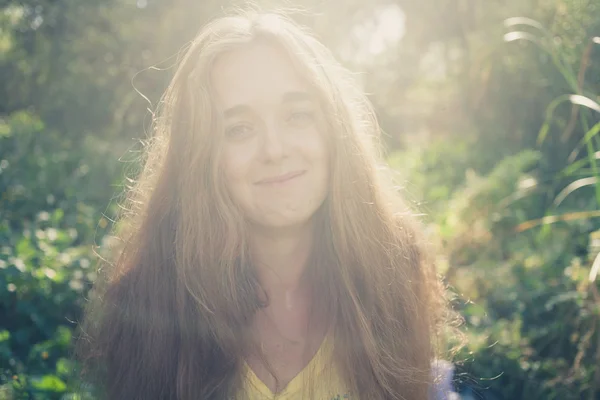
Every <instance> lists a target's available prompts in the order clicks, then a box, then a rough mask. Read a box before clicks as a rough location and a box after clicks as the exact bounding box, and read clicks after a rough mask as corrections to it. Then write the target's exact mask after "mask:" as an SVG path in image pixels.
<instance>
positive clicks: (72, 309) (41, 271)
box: [0, 112, 111, 399]
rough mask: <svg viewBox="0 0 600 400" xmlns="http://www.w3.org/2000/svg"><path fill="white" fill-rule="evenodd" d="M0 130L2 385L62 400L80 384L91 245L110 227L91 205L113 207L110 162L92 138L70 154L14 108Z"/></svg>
mask: <svg viewBox="0 0 600 400" xmlns="http://www.w3.org/2000/svg"><path fill="white" fill-rule="evenodd" d="M0 132H2V135H1V136H0V160H1V161H0V168H1V169H0V193H2V195H1V197H0V209H1V210H2V212H1V213H0V243H1V245H0V320H1V321H3V323H2V330H1V332H0V365H1V366H2V368H0V388H3V389H2V390H4V391H7V392H8V391H9V389H10V392H12V393H13V394H12V395H11V396H13V398H31V397H34V398H39V399H53V398H61V396H62V394H64V393H65V392H67V391H68V390H73V387H69V385H70V383H69V382H70V381H69V379H70V378H71V377H72V375H73V372H74V366H73V365H72V361H71V360H70V349H71V344H72V343H71V342H72V332H73V329H74V327H75V323H76V321H77V320H78V319H79V317H80V310H81V307H82V302H83V300H84V294H85V292H86V291H87V288H88V286H89V282H90V281H92V280H93V279H94V277H95V275H94V274H95V272H94V268H92V264H93V263H94V260H95V255H94V254H93V249H92V246H91V244H92V243H93V242H94V240H95V236H96V235H97V234H102V232H103V227H102V225H103V224H104V228H106V227H107V225H108V224H107V223H106V220H105V219H100V213H99V211H98V210H96V209H94V207H91V206H90V204H93V202H98V203H99V204H108V200H109V198H108V197H107V193H106V187H108V186H109V185H108V183H106V182H110V179H111V177H110V175H109V172H110V164H106V162H105V161H103V160H99V159H98V156H99V155H100V154H101V153H98V151H97V150H95V151H93V152H90V155H89V156H88V157H86V152H87V151H88V150H87V148H86V147H85V145H84V146H80V147H79V148H78V149H77V151H73V150H75V149H74V147H75V146H73V144H72V142H70V141H68V140H62V138H61V137H60V135H59V134H58V133H55V132H52V131H51V130H48V129H46V128H45V127H44V124H43V123H42V121H40V120H39V119H38V118H36V117H35V116H34V115H32V114H31V113H27V112H18V113H14V114H12V115H9V116H8V117H7V118H6V119H4V120H2V121H0ZM102 164H104V165H106V167H104V168H102V169H100V168H98V166H99V165H102ZM89 165H93V166H94V170H92V171H91V170H90V167H89ZM107 167H108V168H107ZM102 174H104V176H102ZM88 179H92V180H93V181H94V182H95V183H96V184H102V183H101V182H105V183H104V184H103V185H104V188H102V187H98V188H95V189H94V190H92V189H93V188H94V186H93V185H90V184H89V182H88V181H87V180H88ZM82 188H88V189H87V190H82ZM99 220H100V224H98V223H97V221H99ZM102 221H104V222H102ZM71 385H72V384H71ZM0 393H2V392H0Z"/></svg>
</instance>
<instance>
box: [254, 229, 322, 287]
mask: <svg viewBox="0 0 600 400" xmlns="http://www.w3.org/2000/svg"><path fill="white" fill-rule="evenodd" d="M250 236H251V239H250V249H251V254H252V258H253V261H254V265H255V268H256V270H257V274H258V278H259V280H260V283H261V286H262V287H263V289H264V290H265V291H266V292H267V294H268V295H269V296H275V297H277V296H280V295H285V294H289V293H290V292H295V291H297V290H299V289H302V288H303V287H305V284H306V282H305V280H304V279H303V278H304V272H305V270H306V266H307V263H308V258H309V256H310V253H311V251H312V246H313V224H312V223H307V224H305V225H302V226H299V227H294V228H286V229H281V230H280V229H278V230H267V229H264V228H262V229H259V228H256V229H253V230H252V233H251V235H250Z"/></svg>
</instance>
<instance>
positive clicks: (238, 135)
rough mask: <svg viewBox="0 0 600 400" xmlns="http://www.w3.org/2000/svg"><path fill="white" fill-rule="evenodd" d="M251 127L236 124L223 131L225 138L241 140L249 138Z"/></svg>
mask: <svg viewBox="0 0 600 400" xmlns="http://www.w3.org/2000/svg"><path fill="white" fill-rule="evenodd" d="M252 130H253V128H252V125H250V124H237V125H234V126H232V127H230V128H227V129H226V130H225V136H226V137H228V138H229V139H242V138H245V137H247V136H249V135H250V134H251V133H252Z"/></svg>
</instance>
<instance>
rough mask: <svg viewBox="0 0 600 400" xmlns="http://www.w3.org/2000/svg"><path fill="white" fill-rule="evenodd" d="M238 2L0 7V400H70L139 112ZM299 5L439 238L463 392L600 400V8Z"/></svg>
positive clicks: (408, 2)
mask: <svg viewBox="0 0 600 400" xmlns="http://www.w3.org/2000/svg"><path fill="white" fill-rule="evenodd" d="M257 3H258V4H260V5H262V6H265V7H267V8H269V7H272V6H290V5H291V4H290V3H281V2H279V3H277V2H272V1H271V2H269V1H259V2H257ZM232 4H236V3H233V2H227V1H226V0H203V1H197V0H169V1H167V0H137V2H136V0H102V1H100V0H96V1H92V0H87V1H85V0H1V1H0V79H1V84H0V400H6V399H30V398H33V399H77V398H79V397H78V396H76V395H74V394H73V390H74V388H75V386H74V385H75V384H74V380H73V379H72V375H73V373H74V372H73V371H76V370H77V366H76V365H74V364H73V362H72V361H71V359H70V351H71V347H70V346H71V344H72V340H73V335H74V332H75V328H76V324H77V321H78V320H79V319H80V316H81V307H82V305H83V304H84V302H85V295H86V293H87V291H88V290H89V287H90V283H91V282H93V280H94V278H95V265H96V262H97V254H96V253H97V252H99V251H100V252H101V249H102V244H103V243H104V241H105V240H106V237H107V236H106V234H107V233H108V232H109V230H110V228H111V225H112V217H111V216H114V215H115V213H116V208H117V204H116V203H117V200H118V199H119V196H120V194H121V193H122V190H123V187H124V186H123V185H124V182H125V180H124V177H125V176H126V175H128V176H134V175H135V171H136V170H137V169H136V168H137V167H138V165H137V161H138V158H139V150H140V147H141V146H140V144H139V142H140V139H144V138H146V137H147V135H148V134H149V125H150V122H151V115H150V112H149V110H154V109H155V108H156V105H157V103H158V101H159V98H160V95H161V93H162V91H163V90H164V89H165V87H166V84H167V82H168V80H169V78H170V76H171V75H172V73H173V65H174V64H175V62H176V59H177V53H178V51H179V50H180V49H181V48H183V47H184V46H185V44H186V43H187V42H188V41H189V40H191V39H192V38H193V36H194V35H195V33H196V32H197V31H198V29H199V28H200V27H201V26H202V25H203V24H204V23H205V22H207V21H208V20H209V19H212V18H214V17H215V16H220V15H222V13H223V9H224V8H226V7H228V6H230V5H232ZM238 4H239V3H238ZM297 5H299V6H301V7H302V8H304V9H305V10H306V12H303V13H296V14H293V15H292V16H293V18H295V19H296V20H298V21H299V22H300V23H302V24H305V25H308V26H310V27H311V28H312V29H313V30H314V31H315V32H316V33H317V35H318V37H319V38H320V39H321V40H322V41H323V42H324V43H326V44H327V45H328V46H329V47H330V48H331V49H332V50H333V52H334V53H335V54H336V55H337V57H338V59H339V60H341V61H342V62H343V63H344V64H345V65H346V66H347V67H348V68H350V69H351V70H353V71H355V72H356V73H357V78H358V79H359V81H360V82H361V84H362V85H363V87H364V90H365V91H366V92H368V93H369V96H370V99H371V101H372V102H373V104H374V106H375V108H376V111H377V114H378V117H379V118H380V121H381V125H382V127H383V129H384V131H385V136H384V142H385V146H386V151H387V153H386V156H387V157H388V159H389V163H390V165H391V166H392V167H393V168H394V169H395V170H396V171H397V172H398V177H399V182H400V184H401V186H402V187H401V190H402V192H403V194H404V195H405V196H406V197H407V198H408V199H409V200H410V201H411V202H412V203H413V204H414V206H415V209H418V210H419V212H421V213H422V214H423V216H422V218H423V220H424V221H425V222H426V223H427V227H428V230H429V233H430V234H431V237H432V238H433V239H434V241H435V242H436V243H437V245H438V246H439V253H438V266H439V269H440V273H441V274H443V276H444V277H445V279H446V282H447V284H448V285H449V287H450V288H451V290H452V293H453V295H454V304H455V307H456V308H457V309H458V310H459V311H460V312H461V314H462V315H463V316H464V318H465V325H464V330H465V332H466V335H467V345H466V347H465V348H464V349H463V350H462V351H461V352H460V353H459V354H458V355H457V356H456V358H455V360H453V361H454V363H455V374H454V379H455V386H456V390H457V391H458V392H459V393H461V397H462V398H464V399H471V398H481V399H531V400H533V399H600V296H599V295H598V280H599V279H597V273H598V269H599V268H600V257H598V259H597V255H598V253H599V252H600V231H599V229H600V219H599V218H598V217H600V183H599V182H598V176H599V174H600V172H599V168H600V166H599V165H598V159H599V158H600V135H599V132H600V122H599V121H600V106H599V105H598V102H600V99H599V97H598V96H599V94H600V0H503V1H495V0H370V1H369V2H366V1H361V0H321V1H312V0H305V1H300V2H299V3H297ZM99 249H100V250H99Z"/></svg>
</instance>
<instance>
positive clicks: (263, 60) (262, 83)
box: [211, 42, 308, 108]
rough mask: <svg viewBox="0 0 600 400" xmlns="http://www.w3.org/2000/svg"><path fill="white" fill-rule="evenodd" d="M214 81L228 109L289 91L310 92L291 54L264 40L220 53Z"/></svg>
mask: <svg viewBox="0 0 600 400" xmlns="http://www.w3.org/2000/svg"><path fill="white" fill-rule="evenodd" d="M211 80H212V86H213V89H214V92H215V95H216V96H217V99H218V101H219V103H221V105H222V106H223V107H224V108H227V107H231V106H235V105H238V104H253V103H260V102H268V101H277V100H278V99H281V97H282V95H283V94H284V93H287V92H295V91H308V85H307V84H306V82H305V80H304V79H302V77H301V76H300V74H299V73H298V71H297V70H296V69H295V68H294V66H293V64H292V62H291V61H290V59H289V58H288V56H287V54H286V53H285V52H284V51H283V50H281V49H279V48H278V47H276V46H274V45H272V44H269V43H264V42H257V43H250V44H247V45H244V46H241V47H239V48H237V49H235V50H232V51H229V52H227V53H225V54H222V55H221V56H219V57H218V58H217V59H216V61H215V63H214V66H213V70H212V74H211Z"/></svg>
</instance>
